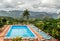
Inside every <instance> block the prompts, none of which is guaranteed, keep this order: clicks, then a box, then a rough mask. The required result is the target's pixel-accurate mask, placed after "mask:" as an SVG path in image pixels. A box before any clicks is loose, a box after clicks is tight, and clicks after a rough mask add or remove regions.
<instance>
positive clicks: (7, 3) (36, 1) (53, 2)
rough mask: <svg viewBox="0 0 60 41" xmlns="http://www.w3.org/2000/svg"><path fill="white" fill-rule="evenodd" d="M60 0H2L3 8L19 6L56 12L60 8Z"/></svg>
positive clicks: (0, 2) (0, 4) (20, 7)
mask: <svg viewBox="0 0 60 41" xmlns="http://www.w3.org/2000/svg"><path fill="white" fill-rule="evenodd" d="M59 4H60V0H0V9H1V8H4V9H6V8H19V9H21V10H22V9H26V8H27V9H29V10H32V11H48V12H51V11H52V10H53V12H56V11H57V10H58V9H60V5H59Z"/></svg>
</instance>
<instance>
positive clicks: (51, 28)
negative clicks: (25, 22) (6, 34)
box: [34, 18, 60, 40]
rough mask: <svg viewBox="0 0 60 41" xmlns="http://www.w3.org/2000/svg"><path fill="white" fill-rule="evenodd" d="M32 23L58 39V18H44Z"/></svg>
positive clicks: (59, 36) (59, 23) (59, 37)
mask: <svg viewBox="0 0 60 41" xmlns="http://www.w3.org/2000/svg"><path fill="white" fill-rule="evenodd" d="M34 25H35V26H37V27H38V28H39V29H41V30H43V31H44V32H46V33H49V34H50V35H51V36H53V37H54V38H56V39H59V40H60V19H52V18H48V19H47V18H46V19H43V20H42V21H41V20H39V21H35V23H34Z"/></svg>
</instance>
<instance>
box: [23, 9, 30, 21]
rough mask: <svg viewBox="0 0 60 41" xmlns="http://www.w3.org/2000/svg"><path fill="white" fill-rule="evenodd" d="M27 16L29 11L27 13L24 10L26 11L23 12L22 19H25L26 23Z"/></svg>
mask: <svg viewBox="0 0 60 41" xmlns="http://www.w3.org/2000/svg"><path fill="white" fill-rule="evenodd" d="M29 16H30V14H29V11H28V10H27V9H26V10H24V12H23V19H24V18H26V19H27V21H28V19H29Z"/></svg>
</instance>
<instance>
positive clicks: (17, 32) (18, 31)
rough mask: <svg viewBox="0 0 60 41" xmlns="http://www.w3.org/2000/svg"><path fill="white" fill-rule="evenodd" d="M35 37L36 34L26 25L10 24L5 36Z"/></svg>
mask: <svg viewBox="0 0 60 41" xmlns="http://www.w3.org/2000/svg"><path fill="white" fill-rule="evenodd" d="M14 37H22V38H35V37H36V35H35V34H34V33H33V32H32V31H31V30H30V28H28V26H15V25H14V26H11V27H10V29H9V31H8V32H7V34H6V37H5V38H14Z"/></svg>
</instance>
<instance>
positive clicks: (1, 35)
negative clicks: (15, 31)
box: [0, 25, 11, 41]
mask: <svg viewBox="0 0 60 41" xmlns="http://www.w3.org/2000/svg"><path fill="white" fill-rule="evenodd" d="M10 26H11V25H4V27H3V28H4V30H2V32H0V41H4V36H5V34H6V33H7V31H8V29H9V28H10Z"/></svg>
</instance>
